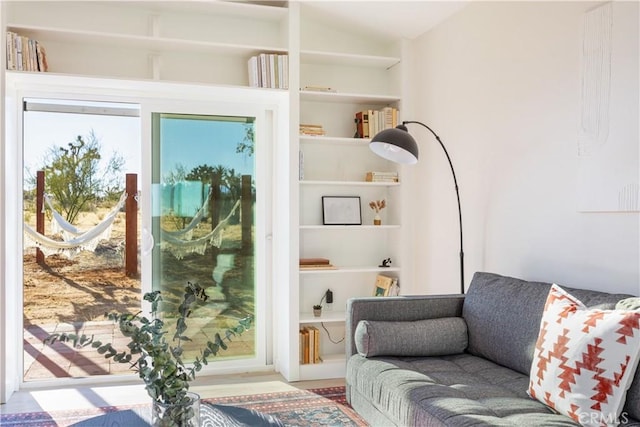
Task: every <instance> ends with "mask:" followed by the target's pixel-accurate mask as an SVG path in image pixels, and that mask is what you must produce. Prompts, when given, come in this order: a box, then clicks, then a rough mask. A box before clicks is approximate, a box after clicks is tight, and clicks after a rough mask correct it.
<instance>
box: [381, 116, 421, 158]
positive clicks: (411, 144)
mask: <svg viewBox="0 0 640 427" xmlns="http://www.w3.org/2000/svg"><path fill="white" fill-rule="evenodd" d="M369 148H371V151H373V152H374V153H376V154H377V155H378V156H380V157H383V158H385V159H387V160H391V161H392V162H396V163H404V164H409V165H412V164H415V163H416V162H417V161H418V144H417V143H416V140H415V139H413V137H412V136H411V135H410V134H409V131H408V130H407V127H406V126H405V125H399V126H396V127H395V128H394V129H385V130H383V131H382V132H378V133H377V134H376V135H375V136H374V137H373V138H372V139H371V142H370V143H369Z"/></svg>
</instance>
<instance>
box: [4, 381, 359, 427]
mask: <svg viewBox="0 0 640 427" xmlns="http://www.w3.org/2000/svg"><path fill="white" fill-rule="evenodd" d="M203 400H204V401H205V402H209V403H214V404H221V405H232V406H239V407H242V408H246V409H251V410H255V411H259V412H262V413H265V414H269V415H272V416H274V417H276V418H278V419H279V420H280V421H281V422H282V423H283V424H284V425H286V426H305V427H307V426H357V427H365V426H367V423H366V422H365V421H364V420H362V418H360V417H359V416H358V414H356V413H355V412H354V411H353V409H351V407H350V406H349V404H348V403H347V401H346V399H345V388H344V387H328V388H319V389H311V390H294V391H286V392H278V393H265V394H254V395H244V396H231V397H217V398H211V399H203ZM136 408H140V406H139V405H138V406H127V407H124V406H122V407H120V406H118V407H113V406H111V407H102V408H94V409H91V410H83V411H64V412H53V411H52V412H31V413H23V414H0V426H3V427H4V426H12V427H17V426H25V427H66V426H73V425H74V424H76V423H81V424H82V426H87V425H90V421H88V420H89V419H91V418H93V417H97V416H100V415H102V414H105V413H107V412H114V411H123V410H129V409H136ZM102 425H103V423H99V424H97V426H102ZM97 426H96V427H97Z"/></svg>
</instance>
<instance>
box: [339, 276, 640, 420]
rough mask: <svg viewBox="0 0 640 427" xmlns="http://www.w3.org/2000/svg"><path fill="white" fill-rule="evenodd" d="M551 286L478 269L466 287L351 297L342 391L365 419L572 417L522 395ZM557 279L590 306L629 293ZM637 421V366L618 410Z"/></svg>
mask: <svg viewBox="0 0 640 427" xmlns="http://www.w3.org/2000/svg"><path fill="white" fill-rule="evenodd" d="M550 286H551V285H550V284H549V283H537V282H529V281H524V280H519V279H515V278H511V277H505V276H500V275H497V274H492V273H476V274H475V275H474V277H473V279H472V282H471V285H470V286H469V289H468V292H467V294H466V295H445V296H415V297H413V296H412V297H388V298H373V297H372V298H354V299H351V300H350V301H349V302H348V304H347V312H348V313H347V324H346V328H347V337H346V347H347V373H346V389H347V400H348V401H349V403H350V404H351V406H352V407H353V408H354V409H355V410H356V411H357V412H358V413H359V414H360V415H361V416H362V417H363V418H364V419H365V420H366V421H367V422H368V423H370V424H371V425H372V426H391V425H398V426H496V425H499V426H567V425H571V426H575V425H576V424H575V423H574V422H573V421H572V420H571V419H570V418H569V417H567V416H564V415H560V414H556V413H554V412H552V411H551V410H549V409H548V408H547V407H546V406H545V405H543V404H542V403H540V402H538V401H537V400H534V399H532V398H530V397H529V396H528V394H527V390H528V386H529V372H530V368H531V364H532V360H533V356H534V346H535V343H536V340H537V337H538V333H539V328H540V320H541V317H542V313H543V308H544V304H545V301H546V298H547V295H548V292H549V289H550ZM563 288H564V289H565V290H567V291H569V292H570V293H571V294H572V295H574V296H575V297H577V298H578V299H580V300H581V301H582V302H583V303H584V304H585V305H586V306H587V307H594V306H597V307H599V308H603V309H610V308H614V307H615V304H616V303H617V302H618V301H619V300H621V299H623V298H628V297H629V295H620V294H617V295H616V294H608V293H604V292H595V291H588V290H580V289H575V288H568V287H563ZM425 319H441V320H440V321H438V322H433V321H427V320H425ZM361 321H365V322H362V323H361ZM421 321H423V322H424V323H421ZM395 322H399V323H395ZM400 322H401V323H400ZM425 328H427V329H425ZM411 329H413V330H411ZM416 332H421V333H422V334H423V335H422V336H424V334H428V337H429V338H428V341H429V346H430V347H429V349H428V350H427V351H426V352H427V353H428V354H429V356H424V355H423V354H424V353H425V350H424V348H423V347H424V346H422V345H421V343H420V339H417V338H416V335H417V334H416ZM418 335H419V334H418ZM372 337H377V338H375V339H373V338H372ZM380 337H384V339H380ZM356 344H357V346H356ZM434 347H435V348H434ZM394 349H395V351H394ZM358 350H359V351H358ZM394 352H395V353H396V354H401V355H402V356H394V355H393V354H394ZM421 353H423V354H421ZM639 420H640V368H639V369H638V371H637V372H636V374H635V378H634V381H633V383H632V384H631V387H630V389H629V391H628V392H627V399H626V403H625V406H624V410H623V413H622V415H621V417H620V421H621V425H625V426H640V421H639Z"/></svg>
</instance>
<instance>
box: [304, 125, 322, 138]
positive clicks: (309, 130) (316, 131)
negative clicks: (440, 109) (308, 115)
mask: <svg viewBox="0 0 640 427" xmlns="http://www.w3.org/2000/svg"><path fill="white" fill-rule="evenodd" d="M325 134H326V133H325V131H324V129H323V128H322V125H316V124H309V123H301V124H300V135H311V136H324V135H325Z"/></svg>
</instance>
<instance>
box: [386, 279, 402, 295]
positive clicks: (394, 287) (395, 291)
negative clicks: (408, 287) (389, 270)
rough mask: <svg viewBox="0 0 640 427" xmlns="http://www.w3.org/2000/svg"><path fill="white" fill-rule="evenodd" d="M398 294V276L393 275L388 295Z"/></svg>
mask: <svg viewBox="0 0 640 427" xmlns="http://www.w3.org/2000/svg"><path fill="white" fill-rule="evenodd" d="M398 295H400V285H399V284H398V278H397V277H394V278H393V281H392V282H391V286H390V287H389V295H387V296H389V297H397V296H398Z"/></svg>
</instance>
